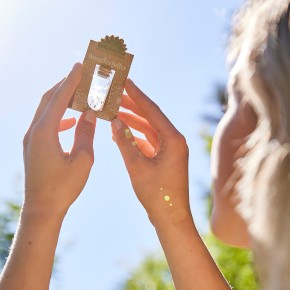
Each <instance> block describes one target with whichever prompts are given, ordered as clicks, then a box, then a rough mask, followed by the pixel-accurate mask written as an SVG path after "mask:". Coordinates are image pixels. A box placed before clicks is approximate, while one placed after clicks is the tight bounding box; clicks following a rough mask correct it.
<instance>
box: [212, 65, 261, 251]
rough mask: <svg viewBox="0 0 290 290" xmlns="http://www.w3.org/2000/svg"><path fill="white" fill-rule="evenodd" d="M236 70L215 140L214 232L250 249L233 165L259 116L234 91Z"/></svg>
mask: <svg viewBox="0 0 290 290" xmlns="http://www.w3.org/2000/svg"><path fill="white" fill-rule="evenodd" d="M235 70H237V68H236V69H234V70H233V72H232V74H231V77H230V83H229V85H230V87H231V90H230V94H229V102H228V108H227V111H226V113H225V114H224V116H223V118H222V119H221V121H220V123H219V124H218V127H217V129H216V132H215V134H214V138H213V144H212V151H211V174H212V180H213V211H212V216H211V228H212V231H213V233H214V234H215V235H216V236H217V237H218V238H219V239H220V240H222V241H223V242H225V243H227V244H230V245H232V246H238V247H246V248H250V247H251V242H250V237H249V233H248V230H247V224H246V222H245V221H244V220H243V218H242V217H241V215H240V214H239V212H238V210H237V206H238V204H239V198H238V195H237V191H236V189H235V186H236V182H237V181H238V178H237V179H235V178H234V179H233V174H235V167H234V163H235V162H236V161H237V159H239V158H243V157H244V156H245V155H246V153H247V151H246V150H245V143H246V141H247V137H248V136H249V135H250V134H251V133H252V132H253V131H254V130H255V128H256V125H257V115H256V113H255V111H254V110H253V108H252V106H251V105H250V103H249V102H247V101H245V100H243V98H242V95H241V92H239V91H238V90H237V89H235V87H236V86H237V84H236V83H235V82H236V80H237V78H236V75H235Z"/></svg>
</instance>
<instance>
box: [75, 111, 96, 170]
mask: <svg viewBox="0 0 290 290" xmlns="http://www.w3.org/2000/svg"><path fill="white" fill-rule="evenodd" d="M95 127H96V114H95V112H94V111H92V110H88V111H86V112H84V113H83V114H82V115H81V117H80V119H79V121H78V124H77V127H76V132H75V141H74V145H73V149H72V152H71V155H73V156H76V157H80V158H81V162H82V163H83V162H84V161H85V160H84V158H85V159H86V158H87V159H88V160H89V161H90V163H91V165H92V164H93V162H94V149H93V142H94V135H95Z"/></svg>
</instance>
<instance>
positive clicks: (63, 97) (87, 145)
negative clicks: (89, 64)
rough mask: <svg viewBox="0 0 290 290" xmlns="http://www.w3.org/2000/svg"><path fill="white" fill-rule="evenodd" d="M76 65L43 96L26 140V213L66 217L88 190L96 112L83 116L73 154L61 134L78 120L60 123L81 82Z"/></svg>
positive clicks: (89, 112)
mask: <svg viewBox="0 0 290 290" xmlns="http://www.w3.org/2000/svg"><path fill="white" fill-rule="evenodd" d="M81 76H82V65H81V64H76V65H75V66H74V68H73V69H72V71H71V72H70V73H69V75H68V76H67V78H65V79H64V80H63V81H61V82H60V83H58V84H56V85H55V86H54V87H53V88H52V89H50V90H49V91H48V92H47V93H46V94H44V96H43V98H42V100H41V102H40V105H39V107H38V109H37V111H36V114H35V116H34V119H33V121H32V124H31V126H30V128H29V130H28V132H27V134H26V136H25V138H24V163H25V203H24V209H29V210H32V211H49V212H55V213H60V214H65V212H66V211H67V210H68V208H69V206H70V205H71V204H72V203H73V202H74V200H75V199H76V198H77V197H78V195H79V194H80V192H81V191H82V189H83V187H84V186H85V184H86V182H87V179H88V176H89V173H90V170H91V167H92V165H93V162H94V153H93V138H94V131H95V123H96V117H95V113H94V112H93V111H87V112H85V113H83V115H82V116H81V118H80V120H79V122H78V124H77V127H76V132H75V141H74V145H73V148H72V151H71V152H70V153H66V152H64V151H63V150H62V148H61V145H60V143H59V137H58V132H59V131H63V130H67V129H69V128H71V127H72V126H74V124H75V119H66V120H61V118H62V116H63V114H64V112H65V110H66V108H67V106H68V103H69V101H70V99H71V97H72V95H73V93H74V91H75V89H76V87H77V85H78V83H79V81H80V79H81Z"/></svg>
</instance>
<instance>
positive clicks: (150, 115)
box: [125, 79, 178, 136]
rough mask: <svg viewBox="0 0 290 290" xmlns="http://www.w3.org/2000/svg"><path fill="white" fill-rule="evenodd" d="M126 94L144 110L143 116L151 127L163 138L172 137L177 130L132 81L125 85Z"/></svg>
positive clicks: (128, 80)
mask: <svg viewBox="0 0 290 290" xmlns="http://www.w3.org/2000/svg"><path fill="white" fill-rule="evenodd" d="M125 89H126V92H127V93H128V95H129V97H130V98H131V99H132V100H133V101H134V103H135V104H136V105H138V107H139V109H140V110H142V112H143V114H142V115H143V116H144V118H145V119H147V121H148V122H149V123H150V124H151V126H152V127H153V128H154V129H155V130H156V131H157V132H158V133H160V134H161V135H163V136H172V134H175V133H176V132H178V131H177V129H176V128H175V127H174V126H173V124H172V123H171V122H170V121H169V119H168V118H167V117H166V116H165V115H164V113H163V112H162V111H161V110H160V108H159V107H158V106H157V105H156V104H155V103H154V102H153V101H152V100H151V99H150V98H148V97H147V96H146V95H145V94H144V93H143V92H142V91H141V90H140V89H139V88H138V87H137V86H136V85H135V84H134V83H133V82H132V81H131V80H130V79H127V81H126V84H125Z"/></svg>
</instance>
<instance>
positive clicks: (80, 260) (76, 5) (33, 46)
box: [0, 0, 256, 290]
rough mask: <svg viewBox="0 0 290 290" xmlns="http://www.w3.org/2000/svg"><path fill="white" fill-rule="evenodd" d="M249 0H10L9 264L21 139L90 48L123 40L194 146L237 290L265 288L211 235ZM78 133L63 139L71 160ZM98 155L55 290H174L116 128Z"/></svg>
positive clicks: (239, 256) (6, 50)
mask: <svg viewBox="0 0 290 290" xmlns="http://www.w3.org/2000/svg"><path fill="white" fill-rule="evenodd" d="M242 2H243V1H241V0H220V1H214V0H207V1H191V0H180V1H165V0H157V1H156V0H155V1H154V0H147V1H133V0H122V1H119V0H103V1H101V0H87V1H79V0H78V1H77V0H26V1H21V0H0V69H1V75H0V87H1V91H0V98H1V107H0V133H1V137H0V138H1V139H0V140H1V145H0V146H1V147H0V148H1V162H0V172H1V174H0V203H1V205H0V211H1V212H0V258H1V265H2V266H3V263H4V262H5V257H6V256H7V253H8V248H9V245H10V242H11V238H12V237H13V233H14V231H15V225H16V221H17V218H18V213H19V206H20V205H21V202H22V195H23V188H24V181H23V179H24V176H23V175H24V173H23V162H22V139H23V136H24V134H25V132H26V130H27V128H28V126H29V124H30V122H31V120H32V117H33V115H34V111H35V109H36V108H37V105H38V103H39V101H40V98H41V96H42V95H43V93H44V92H45V91H46V90H48V89H49V88H50V87H51V86H53V85H54V84H55V83H56V82H58V81H59V80H61V79H62V78H63V77H64V76H65V75H66V74H67V73H68V72H69V70H70V69H71V67H72V66H73V64H74V63H75V62H77V61H78V62H82V60H83V58H84V55H85V52H86V48H87V45H88V43H89V40H90V39H93V40H96V41H98V40H100V39H101V38H102V37H104V36H106V35H112V34H113V35H116V36H120V37H121V38H123V39H124V40H125V43H126V44H127V47H128V52H130V53H132V54H134V55H135V57H134V60H133V64H132V67H131V71H130V74H129V77H130V78H131V79H133V80H134V82H135V83H136V84H137V85H138V86H139V87H140V88H141V89H142V90H143V91H144V92H145V93H146V94H147V95H148V96H149V97H151V98H152V99H153V100H154V101H155V102H156V103H158V105H159V106H160V107H161V109H162V110H163V111H164V113H165V114H166V115H167V116H168V117H169V119H170V120H171V121H172V122H173V124H175V126H176V127H177V128H178V130H179V131H180V132H181V133H182V134H183V135H185V137H186V138H187V142H188V145H189V148H190V194H191V207H192V211H193V215H194V219H195V222H196V224H197V227H198V229H199V231H200V233H201V234H202V235H203V236H204V237H205V241H206V242H207V243H208V245H209V247H210V249H211V251H212V253H213V255H214V257H215V258H216V260H217V262H218V263H219V264H220V266H221V268H222V270H223V271H224V273H225V274H226V276H227V278H228V279H229V280H230V282H231V283H232V284H233V285H234V284H235V283H237V282H235V281H236V280H235V279H237V281H239V282H238V284H239V286H238V285H237V286H235V289H243V290H247V289H256V282H255V279H254V274H253V270H252V267H251V255H250V253H249V252H245V251H240V250H237V249H232V248H227V247H224V246H223V245H221V244H220V243H218V242H217V241H216V240H214V239H213V237H212V236H211V235H210V233H209V229H208V210H209V209H210V198H209V192H210V184H211V181H210V167H209V150H210V143H211V136H212V134H213V132H214V128H215V126H216V124H217V122H218V120H219V119H220V117H221V116H222V107H223V106H222V105H223V103H224V100H225V98H226V94H225V93H224V88H225V84H226V81H227V68H226V65H225V56H226V44H227V40H228V36H229V31H230V24H231V19H232V15H233V13H234V11H235V10H236V9H237V7H238V6H239V5H240V4H241V3H242ZM79 115H80V114H79V113H78V112H75V111H72V110H68V111H67V112H66V116H67V117H71V116H74V117H76V118H79ZM73 131H74V130H70V131H68V132H65V133H61V142H62V145H63V147H64V149H65V150H67V151H69V150H70V148H71V146H72V141H73V133H74V132H73ZM94 149H95V164H94V167H93V169H92V172H91V175H90V179H89V181H88V183H87V185H86V187H85V189H84V191H83V193H82V195H81V196H80V198H79V199H78V200H77V201H76V202H75V204H74V205H73V206H72V207H71V209H70V211H69V213H68V215H67V217H66V219H65V222H64V224H63V227H62V231H61V235H60V239H59V245H58V248H57V255H56V262H55V267H54V273H53V278H52V282H51V289H61V290H77V289H86V290H93V289H102V290H111V289H112V290H116V289H131V290H132V289H146V290H162V289H173V286H172V282H171V277H170V273H169V271H168V268H167V265H166V262H165V260H164V257H163V254H162V249H161V247H160V244H159V241H158V239H157V237H156V234H155V231H154V228H153V227H152V225H151V224H150V222H149V220H148V218H147V215H146V212H145V211H144V209H143V208H142V206H141V205H140V204H139V202H138V201H137V199H136V197H135V195H134V192H133V191H132V189H131V185H130V181H129V177H128V175H127V172H126V170H125V166H124V164H123V161H122V158H121V155H120V154H119V151H118V149H117V146H116V144H114V142H113V141H112V137H111V128H110V123H109V122H107V121H103V120H98V124H97V131H96V136H95V142H94ZM236 261H237V262H236ZM239 263H240V264H239ZM242 267H244V268H242ZM241 269H243V271H241ZM238 272H243V274H242V276H241V275H240V274H238ZM241 281H244V282H243V283H246V284H241ZM239 287H240V288H239Z"/></svg>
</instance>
